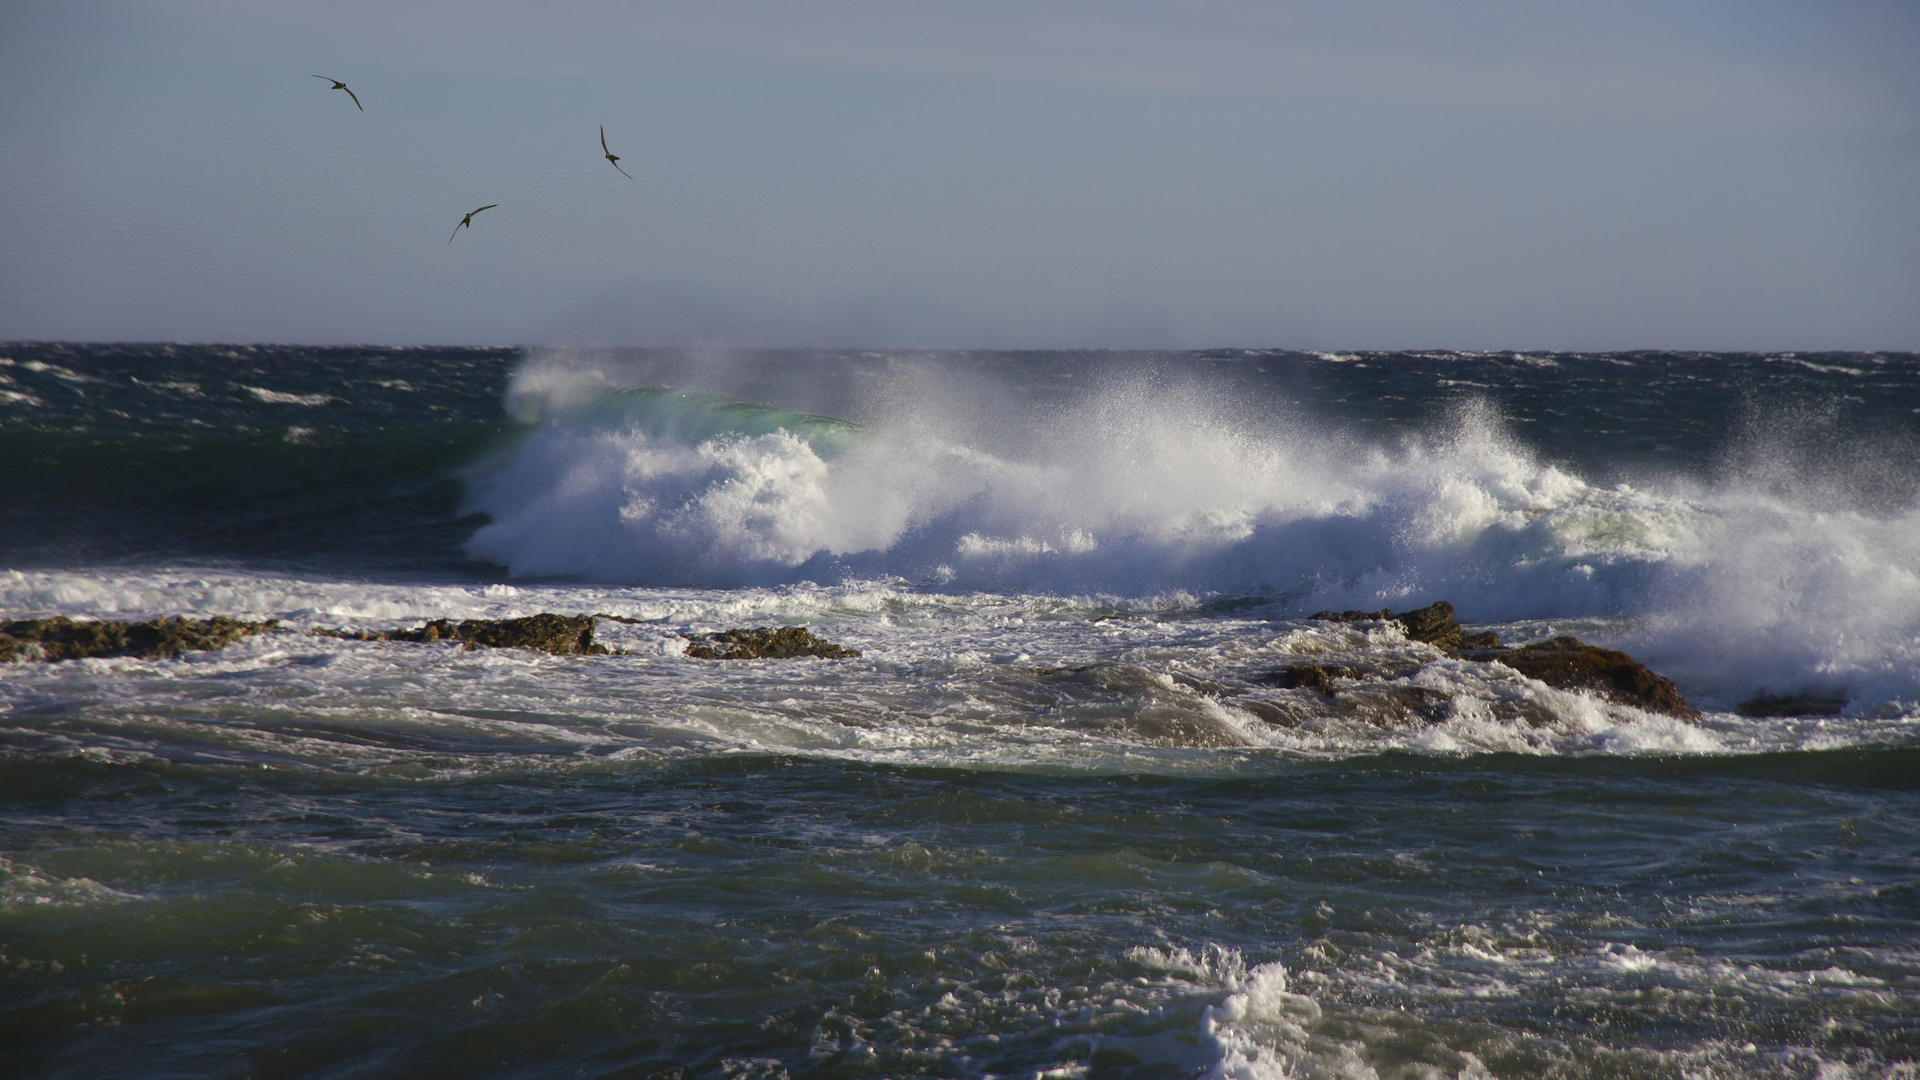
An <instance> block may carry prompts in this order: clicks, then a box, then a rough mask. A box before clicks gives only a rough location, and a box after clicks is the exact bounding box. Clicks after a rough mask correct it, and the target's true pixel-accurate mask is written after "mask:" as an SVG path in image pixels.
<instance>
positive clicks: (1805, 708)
mask: <svg viewBox="0 0 1920 1080" xmlns="http://www.w3.org/2000/svg"><path fill="white" fill-rule="evenodd" d="M1846 707H1847V698H1846V695H1844V694H1835V693H1832V692H1827V693H1807V694H1784V695H1777V694H1761V695H1760V696H1759V697H1753V698H1748V699H1747V700H1745V701H1743V702H1741V703H1740V705H1739V707H1738V711H1739V713H1740V715H1741V716H1838V715H1840V710H1842V709H1844V708H1846Z"/></svg>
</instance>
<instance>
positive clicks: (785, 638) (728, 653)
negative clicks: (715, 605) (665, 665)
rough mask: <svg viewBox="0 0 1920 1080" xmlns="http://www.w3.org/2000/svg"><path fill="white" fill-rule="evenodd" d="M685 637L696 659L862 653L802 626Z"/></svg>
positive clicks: (837, 656)
mask: <svg viewBox="0 0 1920 1080" xmlns="http://www.w3.org/2000/svg"><path fill="white" fill-rule="evenodd" d="M685 637H686V639H687V640H688V641H689V642H691V643H692V644H690V645H688V646H687V655H688V656H691V657H693V658H694V659H696V660H762V659H767V660H786V659H790V658H792V657H796V656H819V657H824V658H826V659H828V660H849V659H852V658H854V657H857V656H859V655H860V650H858V649H848V648H843V647H841V646H839V645H835V644H834V643H833V642H831V641H828V640H826V639H825V638H819V637H815V636H813V635H812V634H811V633H809V632H808V631H807V630H806V628H805V627H800V626H782V627H780V628H779V629H777V630H770V629H768V628H767V627H764V626H756V627H754V628H752V629H750V630H722V631H720V632H719V633H715V634H687V635H685Z"/></svg>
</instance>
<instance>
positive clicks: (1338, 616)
mask: <svg viewBox="0 0 1920 1080" xmlns="http://www.w3.org/2000/svg"><path fill="white" fill-rule="evenodd" d="M1307 618H1309V619H1320V620H1322V621H1325V622H1370V621H1374V620H1378V621H1381V622H1385V621H1386V620H1389V619H1391V620H1393V621H1394V622H1397V623H1399V624H1400V628H1401V630H1403V631H1405V633H1406V635H1407V640H1409V641H1424V642H1426V643H1427V644H1429V645H1434V646H1437V647H1439V648H1440V649H1442V650H1444V651H1446V652H1453V651H1454V650H1456V649H1458V648H1459V647H1460V640H1461V639H1460V624H1459V623H1457V622H1454V621H1453V605H1452V604H1449V603H1447V602H1446V601H1445V600H1440V601H1437V602H1435V603H1432V604H1428V605H1427V606H1426V607H1423V608H1416V609H1415V610H1413V611H1403V612H1401V613H1400V614H1398V615H1395V614H1394V613H1393V612H1392V611H1390V610H1388V609H1386V608H1382V609H1380V610H1379V611H1317V612H1315V613H1313V614H1312V615H1309V616H1307ZM1474 636H1475V637H1476V638H1478V637H1481V636H1483V635H1478V634H1476V635H1474ZM1493 638H1494V640H1495V641H1496V642H1497V641H1499V640H1500V636H1499V635H1498V634H1495V635H1493Z"/></svg>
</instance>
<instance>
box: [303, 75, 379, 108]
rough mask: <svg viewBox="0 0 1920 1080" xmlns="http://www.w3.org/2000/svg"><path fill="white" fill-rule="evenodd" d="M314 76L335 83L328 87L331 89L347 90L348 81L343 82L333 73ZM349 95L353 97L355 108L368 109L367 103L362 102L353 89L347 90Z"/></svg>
mask: <svg viewBox="0 0 1920 1080" xmlns="http://www.w3.org/2000/svg"><path fill="white" fill-rule="evenodd" d="M314 78H316V79H325V80H327V81H328V82H330V83H332V84H333V85H332V86H330V87H328V89H329V90H347V84H346V83H343V82H341V81H340V80H339V79H336V78H334V77H333V76H331V75H315V76H314ZM347 96H348V97H350V98H352V99H353V107H354V108H356V109H359V110H360V111H361V112H366V111H367V107H366V106H365V105H362V104H360V95H358V94H356V93H354V92H353V91H351V90H347Z"/></svg>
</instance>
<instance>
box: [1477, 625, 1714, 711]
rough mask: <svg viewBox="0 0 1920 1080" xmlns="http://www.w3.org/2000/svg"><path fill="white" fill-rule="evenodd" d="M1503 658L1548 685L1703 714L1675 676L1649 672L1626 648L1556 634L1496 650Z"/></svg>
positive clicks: (1628, 702)
mask: <svg viewBox="0 0 1920 1080" xmlns="http://www.w3.org/2000/svg"><path fill="white" fill-rule="evenodd" d="M1494 659H1497V660H1498V662H1499V663H1502V664H1505V665H1507V666H1508V667H1510V668H1512V669H1514V670H1515V671H1518V672H1519V673H1520V674H1522V675H1525V676H1526V677H1527V678H1529V679H1538V680H1540V681H1541V682H1543V683H1546V684H1547V685H1548V686H1553V687H1558V688H1559V689H1562V690H1591V691H1593V692H1595V693H1598V694H1600V695H1601V696H1603V697H1606V698H1609V699H1611V700H1613V701H1617V702H1620V703H1621V704H1623V705H1633V706H1636V707H1638V708H1642V709H1645V710H1647V711H1648V712H1657V713H1665V714H1667V715H1668V716H1678V717H1680V718H1682V719H1685V720H1697V719H1699V718H1700V714H1699V712H1697V711H1696V710H1695V709H1694V708H1693V706H1691V705H1688V704H1687V699H1686V698H1683V697H1681V696H1680V689H1679V688H1678V687H1676V686H1674V685H1673V683H1672V681H1671V680H1668V679H1666V678H1664V677H1662V676H1659V675H1655V674H1654V673H1653V672H1651V671H1648V670H1647V669H1646V667H1645V665H1642V664H1641V663H1639V662H1638V661H1636V660H1635V659H1634V658H1633V657H1631V656H1628V655H1627V654H1626V653H1623V652H1615V651H1614V650H1612V649H1602V648H1600V647H1598V646H1595V645H1588V644H1587V643H1585V642H1583V641H1581V640H1580V639H1579V638H1573V637H1557V638H1554V639H1553V640H1552V641H1543V642H1540V643H1539V644H1536V645H1528V646H1526V647H1524V648H1519V649H1508V650H1504V651H1502V652H1500V653H1498V654H1497V656H1496V657H1494Z"/></svg>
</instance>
